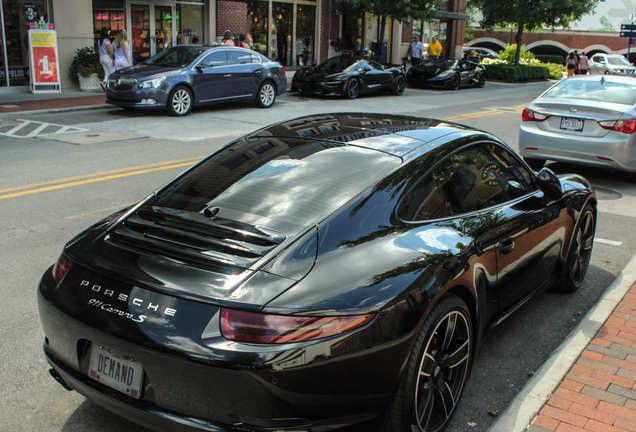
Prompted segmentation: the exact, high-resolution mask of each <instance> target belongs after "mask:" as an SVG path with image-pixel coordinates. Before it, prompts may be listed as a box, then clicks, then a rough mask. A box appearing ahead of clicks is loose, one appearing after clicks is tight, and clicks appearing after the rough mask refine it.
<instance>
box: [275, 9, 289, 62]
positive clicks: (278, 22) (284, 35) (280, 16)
mask: <svg viewBox="0 0 636 432" xmlns="http://www.w3.org/2000/svg"><path fill="white" fill-rule="evenodd" d="M293 12H294V5H293V4H291V3H272V30H271V31H272V55H271V58H272V60H276V61H278V62H279V63H280V64H282V65H283V66H288V65H291V64H292V47H291V43H292V20H293V16H294V14H293Z"/></svg>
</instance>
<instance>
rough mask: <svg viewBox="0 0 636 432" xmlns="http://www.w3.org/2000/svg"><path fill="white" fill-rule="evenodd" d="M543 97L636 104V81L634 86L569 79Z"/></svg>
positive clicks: (601, 79)
mask: <svg viewBox="0 0 636 432" xmlns="http://www.w3.org/2000/svg"><path fill="white" fill-rule="evenodd" d="M543 97H552V98H570V99H582V100H591V101H598V102H612V103H619V104H624V105H634V104H635V103H636V81H635V82H634V84H625V83H619V82H611V81H609V80H607V79H605V78H600V79H598V80H593V81H590V80H578V79H576V78H575V79H568V80H565V81H561V82H560V83H559V84H557V85H556V86H554V87H552V88H551V89H550V90H548V91H547V92H546V93H545V94H544V95H543Z"/></svg>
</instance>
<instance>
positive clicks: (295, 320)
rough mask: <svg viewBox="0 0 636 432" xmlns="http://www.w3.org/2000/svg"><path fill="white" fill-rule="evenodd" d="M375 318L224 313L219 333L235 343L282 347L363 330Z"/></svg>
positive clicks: (363, 316)
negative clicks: (279, 345) (286, 344)
mask: <svg viewBox="0 0 636 432" xmlns="http://www.w3.org/2000/svg"><path fill="white" fill-rule="evenodd" d="M373 317H374V315H350V316H335V317H302V316H288V315H266V314H261V313H254V312H245V311H237V310H232V309H223V310H222V311H221V332H222V333H223V336H224V337H225V338H226V339H229V340H232V341H236V342H247V343H259V344H281V343H292V342H304V341H310V340H314V339H320V338H324V337H329V336H335V335H338V334H341V333H345V332H348V331H350V330H353V329H356V328H359V327H362V326H363V325H365V324H367V323H369V322H370V321H371V320H372V319H373Z"/></svg>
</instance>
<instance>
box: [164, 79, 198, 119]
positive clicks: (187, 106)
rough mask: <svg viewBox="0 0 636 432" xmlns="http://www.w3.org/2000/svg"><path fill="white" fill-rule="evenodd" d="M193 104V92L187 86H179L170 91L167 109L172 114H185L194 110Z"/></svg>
mask: <svg viewBox="0 0 636 432" xmlns="http://www.w3.org/2000/svg"><path fill="white" fill-rule="evenodd" d="M193 105H194V103H193V98H192V92H191V91H190V90H189V89H188V88H187V87H183V86H179V87H177V88H175V89H174V90H172V93H170V97H169V98H168V106H167V110H168V113H169V114H170V115H173V116H185V115H188V114H189V113H190V111H192V106H193Z"/></svg>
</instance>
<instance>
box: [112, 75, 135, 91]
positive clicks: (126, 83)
mask: <svg viewBox="0 0 636 432" xmlns="http://www.w3.org/2000/svg"><path fill="white" fill-rule="evenodd" d="M135 84H137V80H136V79H133V78H118V79H109V80H108V88H109V89H111V90H114V91H128V90H130V89H132V88H133V87H134V86H135Z"/></svg>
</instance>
